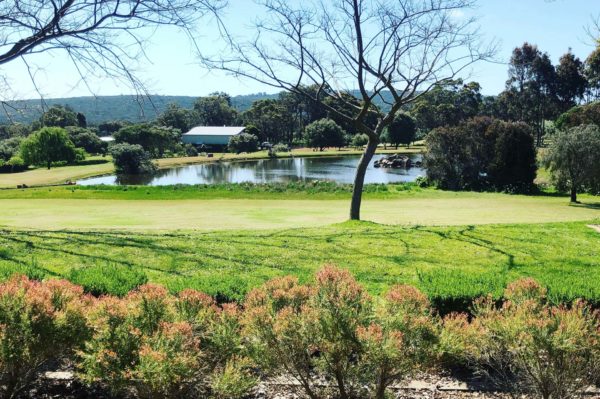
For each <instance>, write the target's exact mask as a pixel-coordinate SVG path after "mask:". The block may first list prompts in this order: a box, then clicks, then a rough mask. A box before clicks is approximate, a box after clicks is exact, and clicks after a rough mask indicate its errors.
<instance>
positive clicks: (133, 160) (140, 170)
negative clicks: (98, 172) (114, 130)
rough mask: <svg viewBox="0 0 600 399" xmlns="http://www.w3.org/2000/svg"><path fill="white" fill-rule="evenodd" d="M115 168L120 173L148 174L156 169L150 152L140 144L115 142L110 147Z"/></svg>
mask: <svg viewBox="0 0 600 399" xmlns="http://www.w3.org/2000/svg"><path fill="white" fill-rule="evenodd" d="M110 155H111V156H112V158H113V163H114V165H115V169H116V171H117V173H119V174H131V175H137V174H146V173H152V172H154V171H156V165H154V164H153V163H152V159H151V158H150V153H148V152H147V151H145V150H144V148H143V147H142V146H141V145H139V144H127V143H123V144H115V145H113V146H111V147H110Z"/></svg>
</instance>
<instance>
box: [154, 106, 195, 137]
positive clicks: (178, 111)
mask: <svg viewBox="0 0 600 399" xmlns="http://www.w3.org/2000/svg"><path fill="white" fill-rule="evenodd" d="M194 118H196V116H195V115H194V113H193V111H191V110H189V109H185V108H181V107H180V106H179V105H177V104H175V103H172V104H169V105H167V109H166V110H165V111H164V112H163V113H162V114H160V115H159V117H158V118H157V120H156V123H157V124H158V125H160V126H166V127H172V128H175V129H179V130H180V131H181V132H182V133H185V132H188V131H189V130H190V129H191V128H192V124H193V122H194Z"/></svg>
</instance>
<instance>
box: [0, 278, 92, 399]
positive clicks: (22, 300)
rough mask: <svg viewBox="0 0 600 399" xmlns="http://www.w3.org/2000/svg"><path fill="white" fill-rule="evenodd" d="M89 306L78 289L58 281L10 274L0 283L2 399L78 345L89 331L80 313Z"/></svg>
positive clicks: (87, 300) (0, 379) (9, 395)
mask: <svg viewBox="0 0 600 399" xmlns="http://www.w3.org/2000/svg"><path fill="white" fill-rule="evenodd" d="M91 302H92V299H91V298H90V297H88V296H85V295H83V290H82V289H81V287H78V286H75V285H73V284H71V283H69V282H68V281H64V280H49V281H47V282H38V281H32V280H29V279H28V278H27V277H25V276H14V277H12V278H11V279H10V280H8V281H7V282H5V283H3V284H0V385H1V386H2V387H3V392H2V395H1V396H2V397H7V398H11V397H13V396H15V395H17V394H18V393H19V392H21V391H22V390H23V389H25V388H26V387H27V385H28V384H29V383H30V382H31V380H32V378H33V377H35V375H36V373H37V372H38V371H39V370H40V368H42V367H43V366H44V365H45V364H47V363H48V362H49V361H53V360H57V359H59V358H61V357H63V356H70V355H72V353H73V351H74V350H76V349H77V348H79V347H80V346H81V345H82V344H83V342H84V341H85V340H86V338H87V337H88V336H89V333H90V331H89V329H88V327H87V324H86V321H85V316H84V311H85V309H86V307H87V306H89V305H90V303H91ZM1 389H2V388H1V387H0V390H1Z"/></svg>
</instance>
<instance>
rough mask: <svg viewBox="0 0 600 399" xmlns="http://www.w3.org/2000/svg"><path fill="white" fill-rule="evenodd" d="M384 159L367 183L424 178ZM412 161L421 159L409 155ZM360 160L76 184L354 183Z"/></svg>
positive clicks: (293, 161) (208, 168) (273, 162)
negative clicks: (387, 165)
mask: <svg viewBox="0 0 600 399" xmlns="http://www.w3.org/2000/svg"><path fill="white" fill-rule="evenodd" d="M382 157H384V155H375V156H374V157H373V161H371V164H370V165H369V168H368V170H367V175H366V177H365V183H399V182H412V181H414V180H415V179H416V178H417V177H418V176H424V175H425V171H424V169H422V168H411V169H384V168H379V169H378V168H374V167H373V162H374V161H376V160H379V159H381V158H382ZM410 157H411V159H412V160H413V161H419V160H421V155H418V154H413V155H410ZM359 158H360V157H359V156H358V155H356V156H350V155H348V156H336V157H314V158H283V159H282V158H275V159H261V160H255V161H238V162H215V163H206V164H198V165H188V166H179V167H174V168H170V169H161V170H159V171H158V172H157V173H155V174H153V175H149V176H128V175H125V176H118V177H117V176H115V175H111V176H100V177H93V178H89V179H84V180H80V181H78V182H77V184H81V185H92V184H107V185H147V186H166V185H172V184H215V183H243V182H251V183H270V182H293V181H312V180H328V181H335V182H338V183H352V181H353V180H354V172H355V170H356V165H357V164H358V160H359Z"/></svg>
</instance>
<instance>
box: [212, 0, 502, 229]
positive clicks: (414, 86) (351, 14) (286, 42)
mask: <svg viewBox="0 0 600 399" xmlns="http://www.w3.org/2000/svg"><path fill="white" fill-rule="evenodd" d="M474 3H475V1H474V0H427V1H423V0H331V1H327V0H304V1H302V2H290V1H287V0H258V4H259V5H261V6H262V7H263V10H264V13H263V14H262V15H263V17H262V18H261V19H260V20H259V21H258V23H257V24H256V26H255V36H254V37H253V38H252V39H251V40H246V39H244V38H238V37H235V36H234V35H232V34H229V30H227V29H226V30H225V31H224V32H225V38H226V45H225V48H224V49H220V51H219V54H218V55H216V56H210V55H205V54H200V58H201V62H202V63H203V65H204V66H206V67H208V68H210V69H218V70H222V71H225V72H228V73H230V74H232V75H233V76H236V77H240V78H248V79H252V80H254V81H257V82H260V83H263V84H265V85H268V86H271V87H274V88H277V89H283V90H287V91H290V92H293V93H296V94H300V95H303V96H306V97H308V98H310V99H311V100H312V101H316V102H319V103H320V104H321V105H322V106H323V107H324V108H325V109H326V110H327V111H329V113H330V114H332V115H335V116H336V117H337V118H339V119H341V120H344V121H346V122H349V123H352V124H354V126H356V128H357V130H358V131H361V132H363V133H365V134H367V135H368V137H369V145H367V149H366V150H365V153H364V154H363V157H362V159H361V161H360V162H359V166H358V168H357V172H356V178H355V181H354V195H353V200H352V205H351V212H350V213H351V215H350V216H351V218H352V219H358V218H359V217H360V201H361V192H362V187H363V181H364V174H365V171H366V167H367V166H368V163H369V162H370V160H371V158H372V156H373V154H374V152H375V150H376V148H377V144H378V143H379V140H380V137H381V134H382V133H383V131H384V129H385V128H386V127H387V126H388V125H389V124H390V123H391V122H392V121H393V119H394V117H395V115H396V113H397V112H398V111H399V110H400V109H401V108H402V107H403V106H405V105H406V104H409V103H410V102H412V101H414V100H415V99H417V98H418V97H419V96H422V95H423V94H424V93H426V92H428V91H429V90H430V89H431V88H433V87H434V86H435V85H436V84H439V83H441V82H445V81H449V80H453V79H455V78H456V77H458V76H459V75H461V74H463V73H464V72H465V70H466V69H467V68H469V67H470V66H471V65H473V64H474V63H475V62H478V61H482V60H489V59H491V58H492V57H493V55H494V54H495V52H496V46H495V44H494V43H491V44H489V45H484V44H482V43H481V41H480V34H479V31H478V29H477V26H476V24H475V23H476V21H475V19H474V18H466V17H459V16H458V14H461V13H462V12H463V10H465V9H469V8H471V7H473V6H474ZM314 87H316V88H317V90H314ZM351 90H357V91H358V93H359V99H360V100H361V101H360V105H359V106H357V104H356V102H354V101H352V100H353V98H352V97H351V96H348V95H347V93H348V92H350V91H351ZM384 93H386V94H387V93H389V94H390V95H391V97H392V98H393V102H392V103H390V104H389V105H390V108H389V110H388V111H386V112H385V113H381V114H380V115H379V119H378V123H377V125H376V126H375V127H373V126H369V125H368V124H367V122H366V121H367V117H368V116H369V114H370V113H371V112H372V110H373V109H374V104H373V101H374V99H375V98H377V97H379V98H383V96H384ZM327 98H333V99H335V100H336V102H337V103H340V102H341V103H343V104H344V105H345V106H344V107H339V108H337V107H332V106H331V105H329V103H328V101H326V99H327Z"/></svg>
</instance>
